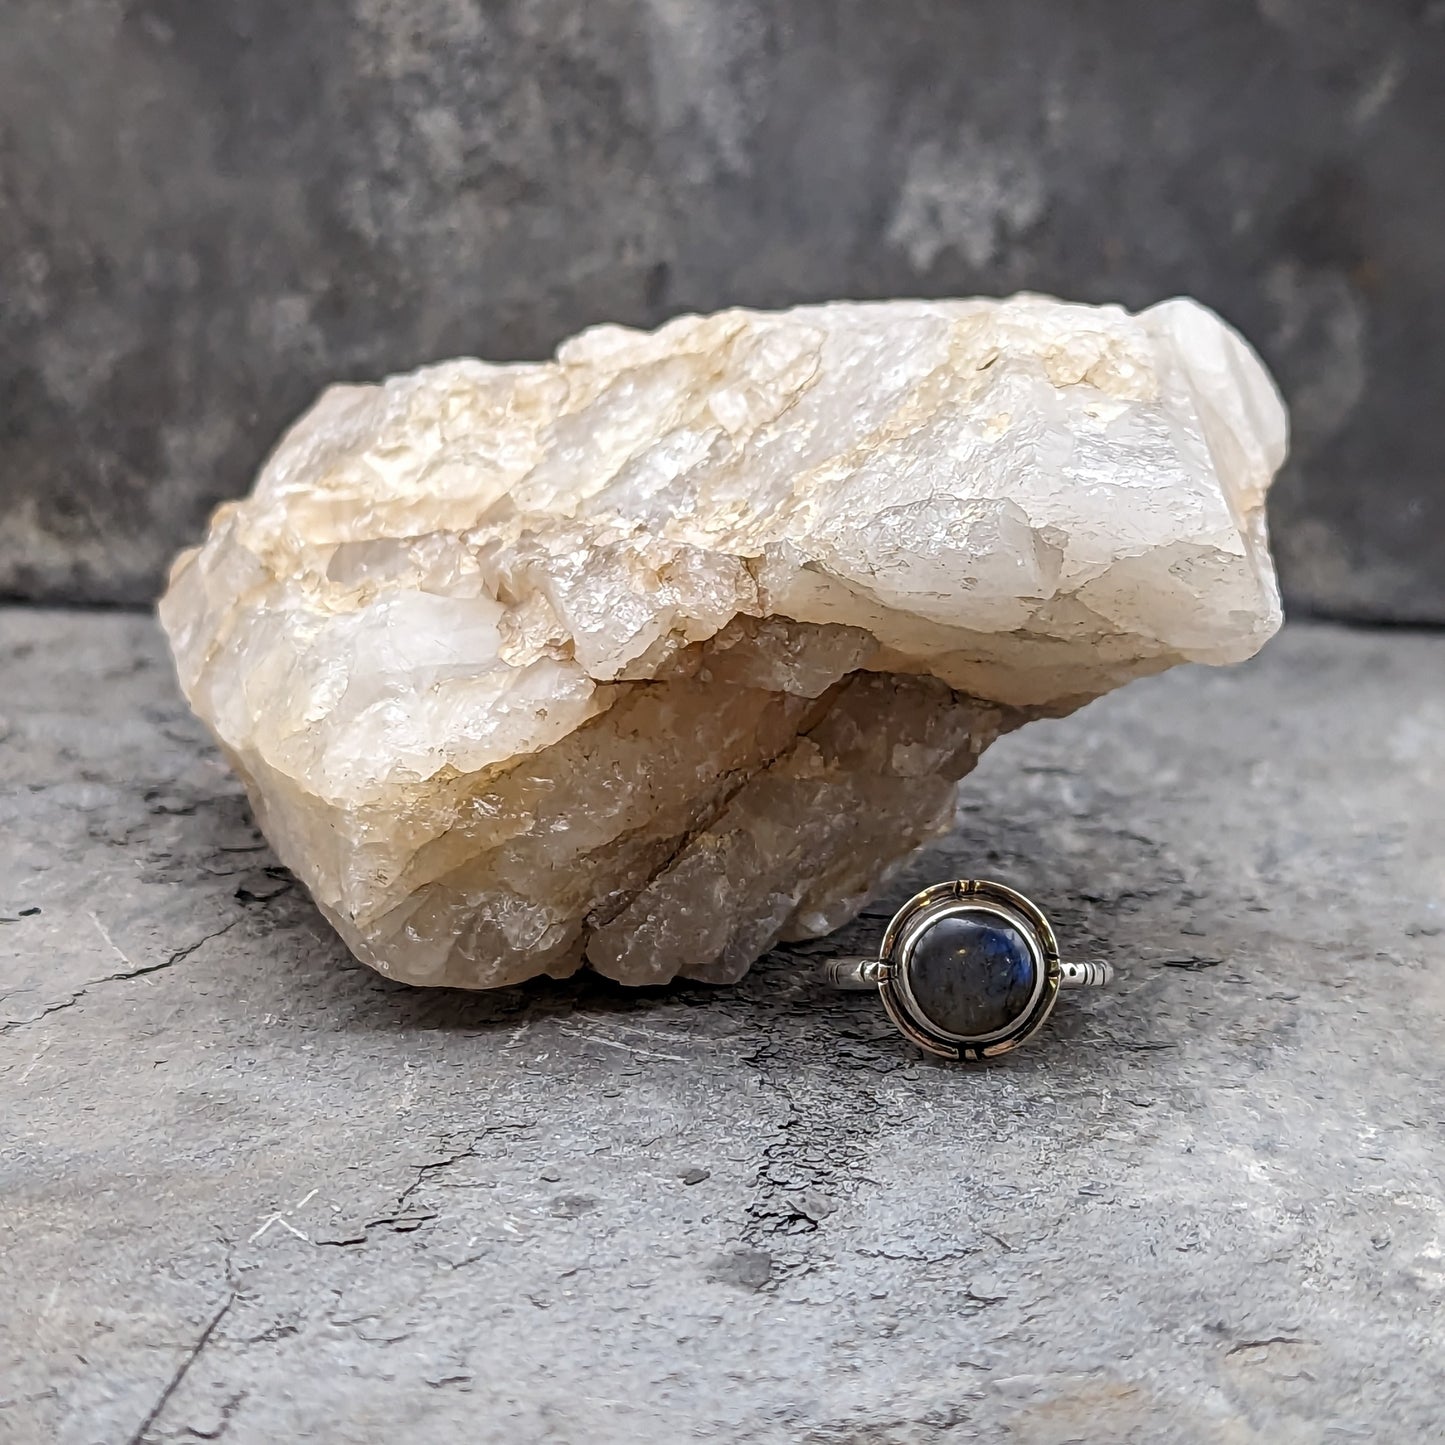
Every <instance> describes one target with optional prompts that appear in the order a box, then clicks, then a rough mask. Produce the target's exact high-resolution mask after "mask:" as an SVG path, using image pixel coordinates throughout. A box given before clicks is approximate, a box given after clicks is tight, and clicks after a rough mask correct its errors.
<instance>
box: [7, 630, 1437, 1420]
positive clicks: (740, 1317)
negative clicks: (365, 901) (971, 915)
mask: <svg viewBox="0 0 1445 1445" xmlns="http://www.w3.org/2000/svg"><path fill="white" fill-rule="evenodd" d="M0 679H3V683H4V687H3V692H0V712H3V714H4V721H3V724H0V738H3V742H0V809H3V833H0V1017H3V1019H4V1020H5V1022H4V1023H3V1025H0V1028H3V1033H0V1301H3V1304H0V1439H3V1440H4V1441H6V1442H18V1445H143V1442H144V1445H159V1442H180V1441H189V1440H196V1439H202V1440H216V1439H223V1440H224V1441H226V1442H227V1445H275V1442H282V1441H286V1442H289V1441H301V1440H305V1441H322V1442H329V1445H351V1442H356V1445H392V1442H407V1445H410V1442H417V1445H452V1442H466V1445H474V1442H499V1445H529V1442H544V1441H545V1442H562V1445H593V1442H601V1445H610V1442H642V1445H651V1442H676V1441H684V1440H703V1441H726V1442H732V1441H745V1442H765V1445H767V1442H802V1445H953V1442H963V1441H970V1442H971V1441H985V1442H999V1445H1005V1442H1007V1445H1065V1442H1071V1441H1073V1442H1077V1441H1085V1442H1089V1445H1101V1442H1111V1445H1112V1442H1136V1441H1137V1442H1160V1441H1181V1442H1191V1445H1193V1442H1200V1445H1204V1442H1207V1445H1250V1442H1268V1445H1307V1442H1308V1445H1329V1442H1336V1441H1338V1442H1341V1445H1344V1442H1350V1441H1360V1440H1371V1441H1373V1440H1381V1441H1390V1442H1393V1445H1398V1442H1405V1441H1409V1442H1417V1441H1418V1442H1424V1441H1427V1440H1435V1439H1439V1438H1440V1418H1441V1414H1440V1412H1441V1406H1442V1402H1445V1348H1442V1331H1445V1151H1442V1145H1445V1088H1442V1083H1445V1060H1442V1054H1441V1037H1442V1022H1445V933H1442V929H1445V887H1442V883H1445V877H1442V873H1445V806H1442V805H1445V751H1442V743H1441V739H1442V736H1445V637H1440V636H1430V635H1424V634H1410V633H1406V632H1399V631H1391V632H1382V631H1372V632H1350V631H1344V630H1338V629H1334V628H1329V627H1323V626H1297V627H1294V628H1292V629H1290V630H1287V632H1286V634H1285V635H1284V636H1283V637H1282V638H1281V639H1280V640H1279V641H1277V642H1276V643H1275V644H1273V645H1272V646H1271V647H1270V648H1269V649H1268V650H1267V651H1266V653H1265V654H1264V656H1263V657H1262V658H1260V659H1259V660H1257V661H1256V662H1254V663H1252V664H1250V665H1248V666H1245V667H1243V668H1240V669H1238V670H1235V671H1229V672H1206V671H1190V672H1180V673H1176V674H1173V675H1171V676H1168V677H1165V678H1161V679H1156V680H1154V681H1151V682H1147V683H1142V684H1138V685H1135V686H1134V687H1132V688H1129V689H1127V690H1125V691H1124V692H1123V693H1121V694H1118V695H1116V696H1114V697H1112V698H1109V699H1106V700H1104V701H1102V702H1100V703H1098V704H1095V705H1094V706H1093V707H1090V708H1088V709H1086V710H1085V711H1084V712H1082V713H1080V714H1079V715H1077V716H1075V717H1074V718H1072V719H1069V720H1067V721H1064V722H1060V723H1039V724H1035V725H1033V726H1032V727H1030V728H1028V729H1026V730H1025V731H1024V732H1023V733H1021V734H1019V735H1017V736H1015V737H1012V738H1009V739H1006V740H1005V741H1004V742H1002V743H1000V744H999V745H998V747H997V748H996V749H995V750H994V751H992V752H991V753H990V754H989V755H988V757H987V758H986V759H985V761H984V763H983V765H982V767H981V768H980V769H979V771H978V773H977V774H975V776H974V777H973V778H972V779H970V780H969V781H968V782H967V783H966V784H965V785H964V788H963V790H962V792H961V794H960V808H959V814H958V827H957V830H956V832H955V833H954V835H953V836H952V837H951V838H949V839H948V840H947V841H946V842H945V843H943V844H941V845H940V846H938V847H936V848H933V849H932V850H930V851H929V852H928V853H927V854H926V855H924V856H922V857H920V858H919V859H918V861H917V862H916V864H915V865H914V866H913V867H912V868H911V870H910V871H909V873H908V875H907V876H906V877H901V878H899V879H898V880H897V881H896V883H895V884H894V885H893V886H891V887H890V888H889V889H888V890H887V893H886V896H885V897H883V898H881V899H880V900H879V901H878V904H877V905H876V907H874V908H873V909H872V910H871V911H870V915H869V916H867V917H865V918H864V919H863V920H861V921H860V923H859V924H858V925H856V927H855V928H853V929H850V930H848V931H846V932H845V933H844V934H843V935H841V936H840V937H839V938H837V939H835V940H833V941H832V942H831V943H830V944H827V945H811V946H809V947H806V948H797V949H793V950H786V951H779V952H777V953H775V954H773V955H771V956H770V957H768V958H767V959H766V960H765V961H764V962H763V963H762V964H761V965H760V966H759V967H758V968H757V969H756V971H755V972H754V973H753V974H752V975H751V976H750V977H749V978H748V979H747V980H746V981H745V982H744V983H743V984H742V985H741V986H739V987H737V988H732V989H716V990H715V989H709V988H706V987H701V986H689V987H679V988H673V989H668V990H664V991H653V992H644V993H627V992H625V991H622V990H619V989H617V988H615V987H607V986H603V985H601V984H599V983H598V982H596V981H589V980H587V979H576V980H572V981H569V982H567V983H565V984H549V985H545V986H537V987H526V988H521V989H514V990H508V991H505V992H502V993H498V994H495V995H464V994H456V993H429V992H415V991H408V990H406V989H404V988H401V987H398V986H396V985H393V984H391V983H389V982H387V981H385V980H383V979H381V978H380V977H378V976H376V975H374V974H372V973H370V972H368V971H367V970H365V969H363V968H361V967H360V966H358V965H356V964H355V963H353V962H351V961H350V960H349V959H348V957H347V955H346V954H345V953H344V952H343V950H342V949H341V948H340V947H339V946H338V944H337V943H336V941H335V940H334V938H333V937H332V936H331V935H330V934H329V932H328V930H327V929H326V927H325V926H324V925H323V923H322V922H321V920H320V919H319V917H318V916H317V914H316V913H315V912H314V910H313V909H312V907H311V906H310V905H309V903H308V902H307V900H306V898H305V897H304V896H303V895H302V894H301V892H300V891H299V890H298V889H297V888H296V887H294V886H293V885H292V884H291V883H290V882H289V881H288V879H287V877H286V875H285V874H284V873H283V872H281V871H280V870H279V869H278V868H277V867H276V866H275V863H274V860H273V859H272V858H271V856H270V855H269V853H268V852H267V851H266V849H265V847H264V846H263V845H262V844H261V843H260V841H259V839H258V836H257V834H256V832H255V830H254V828H253V826H252V823H251V820H250V818H249V816H248V814H247V811H246V808H245V806H244V804H243V802H242V800H241V798H240V796H239V795H238V792H237V789H236V786H235V784H234V783H233V782H232V781H231V780H230V778H229V777H228V775H227V773H226V772H225V770H224V768H223V767H222V766H221V764H220V762H219V761H218V759H217V757H216V755H215V753H214V752H213V751H212V750H211V748H210V747H209V746H208V745H207V743H206V742H205V741H204V739H203V737H202V735H201V733H200V731H199V729H198V728H197V726H196V724H195V723H194V722H192V721H191V719H190V718H189V716H188V715H187V713H186V711H185V709H184V707H183V705H182V704H181V702H180V700H179V698H178V696H177V694H176V691H175V688H174V686H173V684H172V682H171V679H170V675H169V670H168V666H167V663H166V661H165V658H164V654H163V652H162V648H161V644H160V641H159V638H158V634H157V632H156V629H155V627H154V626H153V624H152V623H151V622H150V621H149V620H148V619H145V618H143V617H139V616H126V615H100V614H94V613H71V614H66V613H45V612H30V611H23V610H12V611H8V612H0ZM960 873H962V874H969V873H979V874H984V875H993V876H996V877H999V878H1002V879H1005V880H1008V881H1010V882H1013V883H1015V884H1017V885H1019V886H1021V887H1023V888H1024V889H1026V890H1027V891H1028V892H1030V893H1031V894H1033V895H1034V896H1035V897H1036V898H1038V899H1039V900H1040V901H1041V902H1043V903H1044V904H1045V906H1046V907H1047V908H1049V909H1050V911H1051V912H1052V913H1053V915H1054V917H1055V919H1056V922H1057V925H1058V928H1059V931H1060V933H1061V935H1062V938H1063V939H1064V941H1065V944H1066V946H1068V947H1070V948H1072V949H1073V950H1076V951H1078V952H1079V953H1082V954H1084V955H1086V956H1097V955H1103V956H1107V957H1109V958H1112V959H1113V960H1114V961H1115V962H1116V963H1117V964H1118V965H1119V967H1120V969H1121V971H1122V975H1123V977H1122V981H1121V983H1120V984H1119V986H1118V987H1117V988H1116V989H1115V990H1114V991H1113V992H1112V996H1104V995H1099V996H1088V997H1079V996H1068V997H1066V998H1065V1000H1064V1001H1063V1003H1061V1005H1060V1007H1059V1009H1058V1011H1057V1013H1056V1014H1055V1018H1054V1021H1053V1024H1052V1026H1051V1028H1050V1030H1049V1032H1048V1033H1047V1035H1046V1036H1045V1037H1044V1038H1043V1040H1042V1041H1041V1042H1038V1043H1037V1044H1036V1045H1035V1047H1033V1048H1032V1049H1031V1050H1029V1051H1027V1052H1021V1053H1019V1054H1017V1055H1015V1056H1013V1058H1012V1059H1010V1060H1008V1061H1005V1062H1002V1063H1000V1064H998V1065H996V1066H991V1067H986V1068H981V1069H971V1068H959V1067H956V1066H955V1067H950V1066H947V1065H943V1064H936V1063H932V1062H929V1061H927V1060H925V1059H923V1058H921V1057H920V1056H918V1055H916V1054H914V1053H913V1052H911V1051H910V1050H909V1048H908V1047H907V1046H905V1045H904V1044H903V1043H902V1041H901V1040H900V1039H899V1038H898V1037H897V1036H896V1035H894V1034H893V1033H892V1032H891V1031H890V1030H889V1028H888V1027H887V1026H886V1025H885V1024H884V1022H883V1020H882V1018H881V1016H880V1014H879V1012H878V1009H877V1006H876V1004H875V1003H874V1002H873V1001H872V1000H871V999H870V998H868V997H866V996H854V995H830V994H828V993H826V992H825V991H824V990H823V989H822V988H820V986H819V984H818V982H817V980H816V970H817V966H818V961H819V958H820V957H821V956H822V955H823V954H825V953H826V951H827V949H828V948H829V947H833V948H841V949H845V950H851V949H853V948H855V947H859V946H864V945H866V941H867V940H871V939H872V938H873V937H875V936H876V931H877V930H878V928H879V927H880V925H881V921H882V919H883V917H884V916H885V915H886V914H887V913H888V911H889V910H890V908H891V906H892V905H893V904H894V903H896V902H898V901H900V900H901V899H902V898H903V897H904V896H905V895H906V894H907V893H908V892H909V891H910V889H911V888H912V887H913V886H915V885H917V884H920V883H922V882H924V881H931V880H935V879H937V878H939V877H942V876H948V875H954V874H960Z"/></svg>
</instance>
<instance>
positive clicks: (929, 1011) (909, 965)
mask: <svg viewBox="0 0 1445 1445" xmlns="http://www.w3.org/2000/svg"><path fill="white" fill-rule="evenodd" d="M1113 976H1114V970H1113V968H1112V967H1111V966H1110V965H1109V964H1107V963H1060V962H1059V946H1058V943H1057V942H1056V941H1055V939H1054V930H1053V929H1052V928H1051V927H1050V926H1049V920H1048V919H1047V918H1046V917H1044V914H1043V912H1042V910H1041V909H1040V908H1039V907H1038V906H1037V905H1036V904H1034V903H1031V902H1030V901H1029V900H1028V899H1027V898H1025V897H1024V896H1023V894H1022V893H1016V892H1015V891H1014V890H1013V889H1012V888H1007V887H1005V886H1004V885H1003V884H1002V883H990V882H988V881H987V880H984V879H977V878H968V879H961V880H959V881H958V882H955V883H936V884H934V886H933V887H932V888H925V889H924V890H923V892H922V893H918V894H915V895H914V896H913V897H912V898H910V899H909V900H908V902H907V903H905V904H904V905H903V907H902V908H900V909H899V910H898V912H897V913H895V914H894V915H893V920H892V922H891V923H889V925H888V928H887V930H886V931H885V933H884V934H883V942H882V945H881V946H880V947H879V950H878V955H877V957H874V958H835V959H833V960H832V961H831V962H830V963H829V964H828V981H829V982H830V983H832V984H833V985H834V987H836V988H848V989H869V988H876V989H877V990H878V993H879V996H880V997H881V998H882V1000H883V1007H884V1008H885V1009H887V1010H888V1016H889V1018H891V1019H892V1020H893V1022H894V1023H895V1024H896V1025H897V1026H898V1029H899V1031H900V1032H901V1033H902V1034H903V1035H904V1036H905V1037H906V1038H909V1039H911V1040H912V1041H913V1042H914V1043H915V1044H917V1045H918V1046H919V1048H922V1049H927V1050H928V1051H929V1052H930V1053H933V1054H939V1055H941V1056H942V1057H943V1058H946V1059H988V1058H993V1057H994V1056H995V1055H997V1054H1005V1053H1007V1052H1008V1051H1009V1050H1010V1049H1014V1048H1017V1047H1018V1046H1019V1045H1020V1044H1021V1043H1024V1042H1025V1041H1026V1040H1028V1039H1030V1038H1032V1037H1033V1036H1034V1034H1036V1033H1037V1032H1038V1031H1039V1029H1040V1028H1042V1027H1043V1025H1044V1022H1045V1021H1046V1020H1047V1019H1048V1016H1049V1015H1050V1014H1051V1013H1052V1012H1053V1009H1054V1004H1055V1003H1056V1002H1057V1001H1058V997H1059V990H1060V989H1061V988H1091V987H1098V986H1099V985H1102V984H1106V983H1108V982H1109V981H1110V980H1111V979H1112V978H1113Z"/></svg>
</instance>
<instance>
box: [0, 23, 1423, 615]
mask: <svg viewBox="0 0 1445 1445" xmlns="http://www.w3.org/2000/svg"><path fill="white" fill-rule="evenodd" d="M1442 76H1445V4H1442V3H1440V0H1169V3H1160V0H1067V3H1064V0H886V3H880V0H333V3H330V4H325V5H298V4H296V3H294V0H206V3H205V4H198V3H195V0H5V3H4V4H3V5H0V501H3V503H4V505H3V506H0V596H3V595H9V596H12V597H28V598H32V599H34V598H43V599H48V600H55V601H77V600H92V601H117V600H119V601H130V602H140V603H147V602H149V601H150V600H151V599H152V598H154V596H155V595H156V594H157V592H158V591H159V587H160V581H161V577H162V573H163V569H164V567H165V566H166V564H167V563H168V562H169V560H170V557H171V556H172V554H173V553H174V551H175V550H176V548H177V547H179V546H180V545H181V544H182V543H186V542H190V541H194V540H196V539H197V537H198V536H199V534H200V531H201V528H202V526H203V524H204V520H205V516H206V513H207V512H208V510H209V509H210V507H211V506H212V505H213V504H214V503H216V502H218V501H220V500H222V499H223V498H226V497H230V496H234V495H236V494H238V493H239V492H241V491H243V490H244V489H245V488H246V487H247V486H249V484H250V481H251V478H252V475H253V473H254V471H255V468H256V465H257V463H258V462H259V461H260V459H261V458H262V456H263V455H264V454H265V452H266V451H267V450H268V449H269V448H270V446H271V445H272V443H273V442H274V441H275V439H276V437H277V435H278V433H279V431H280V429H281V428H282V427H283V426H284V425H285V424H286V423H287V422H289V421H290V420H291V418H292V417H293V416H294V415H295V414H296V413H297V412H298V411H299V410H300V409H301V408H302V407H303V406H305V405H307V404H308V403H309V402H310V401H311V400H312V398H313V397H314V396H315V394H316V393H317V391H318V390H319V389H320V388H321V387H322V386H323V385H325V384H327V383H329V382H331V381H333V380H338V379H347V380H371V379H374V378H376V377H378V376H380V375H382V374H384V373H386V372H388V371H393V370H398V369H402V368H408V367H411V366H414V365H416V364H417V363H419V362H422V361H426V360H435V359H436V358H438V357H442V356H448V355H454V354H458V353H473V354H480V355H483V356H487V357H491V358H495V359H508V358H517V357H537V356H541V355H544V354H546V353H547V352H548V351H550V349H551V348H552V347H553V346H554V345H555V343H556V342H557V341H558V340H559V339H560V338H561V337H563V336H565V335H567V334H568V333H570V332H572V331H574V330H576V329H578V328H579V327H581V326H584V325H586V324H589V323H591V322H594V321H599V320H610V321H623V322H630V323H634V324H653V323H656V322H658V321H660V320H662V319H663V318H665V317H666V316H669V315H671V314H673V313H675V312H678V311H682V310H688V309H702V310H712V309H715V308H717V307H721V306H727V305H734V304H744V305H755V306H778V305H785V304H788V303H792V302H797V301H814V300H819V299H825V298H830V297H835V296H853V297H876V296H890V295H918V294H924V295H931V296H938V295H954V294H965V295H967V294H973V293H979V292H982V293H985V294H987V293H999V292H1007V291H1012V290H1014V289H1016V288H1019V287H1029V288H1033V289H1036V290H1048V291H1056V292H1059V293H1060V294H1063V295H1068V296H1074V297H1077V298H1079V299H1082V300H1092V301H1123V302H1125V303H1126V304H1128V305H1131V306H1140V305H1144V304H1147V303H1149V302H1152V301H1155V300H1158V299H1159V298H1160V297H1163V296H1168V295H1171V294H1175V293H1178V292H1187V293H1190V294H1193V295H1196V296H1198V297H1200V298H1201V299H1202V300H1204V301H1206V302H1208V303H1209V304H1210V305H1212V306H1214V307H1216V308H1217V309H1219V310H1220V311H1221V312H1222V313H1223V314H1224V315H1225V316H1226V317H1228V318H1229V319H1230V320H1231V321H1233V322H1234V323H1235V324H1236V325H1238V326H1240V327H1241V328H1242V329H1243V330H1244V331H1245V332H1246V334H1247V335H1248V336H1249V337H1250V338H1251V339H1252V340H1253V341H1254V342H1255V344H1256V345H1258V346H1259V347H1260V349H1261V350H1262V351H1263V353H1264V355H1265V356H1266V358H1267V359H1268V360H1269V362H1270V364H1271V365H1272V366H1273V367H1274V368H1275V370H1276V372H1277V374H1278V376H1279V378H1280V381H1281V384H1282V385H1283V387H1284V390H1285V392H1286V394H1287V396H1288V399H1289V402H1290V405H1291V409H1292V412H1293V415H1294V420H1295V437H1296V454H1295V462H1294V463H1293V465H1292V468H1291V470H1290V472H1289V473H1288V475H1287V476H1286V478H1285V479H1284V481H1283V483H1282V484H1281V486H1280V488H1279V490H1278V492H1277V495H1276V499H1275V504H1274V506H1273V520H1274V526H1275V535H1276V538H1277V545H1278V549H1279V552H1280V560H1281V567H1282V572H1283V577H1284V582H1285V586H1286V590H1287V592H1288V594H1289V598H1290V601H1291V603H1292V604H1293V605H1294V606H1296V607H1297V608H1301V609H1302V608H1313V609H1317V610H1321V611H1323V612H1326V613H1329V614H1331V615H1336V616H1351V617H1367V618H1376V619H1394V620H1405V621H1415V622H1425V621H1434V622H1445V485H1442V478H1441V468H1440V457H1441V455H1442V453H1445V409H1442V408H1441V407H1440V406H1439V404H1438V398H1439V395H1440V391H1441V382H1442V366H1441V360H1440V346H1439V338H1440V336H1441V335H1442V334H1445V247H1442V246H1441V245H1440V236H1441V235H1442V234H1445V146H1442V145H1441V143H1440V137H1441V135H1442V133H1445V84H1442V83H1441V81H1442Z"/></svg>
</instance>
